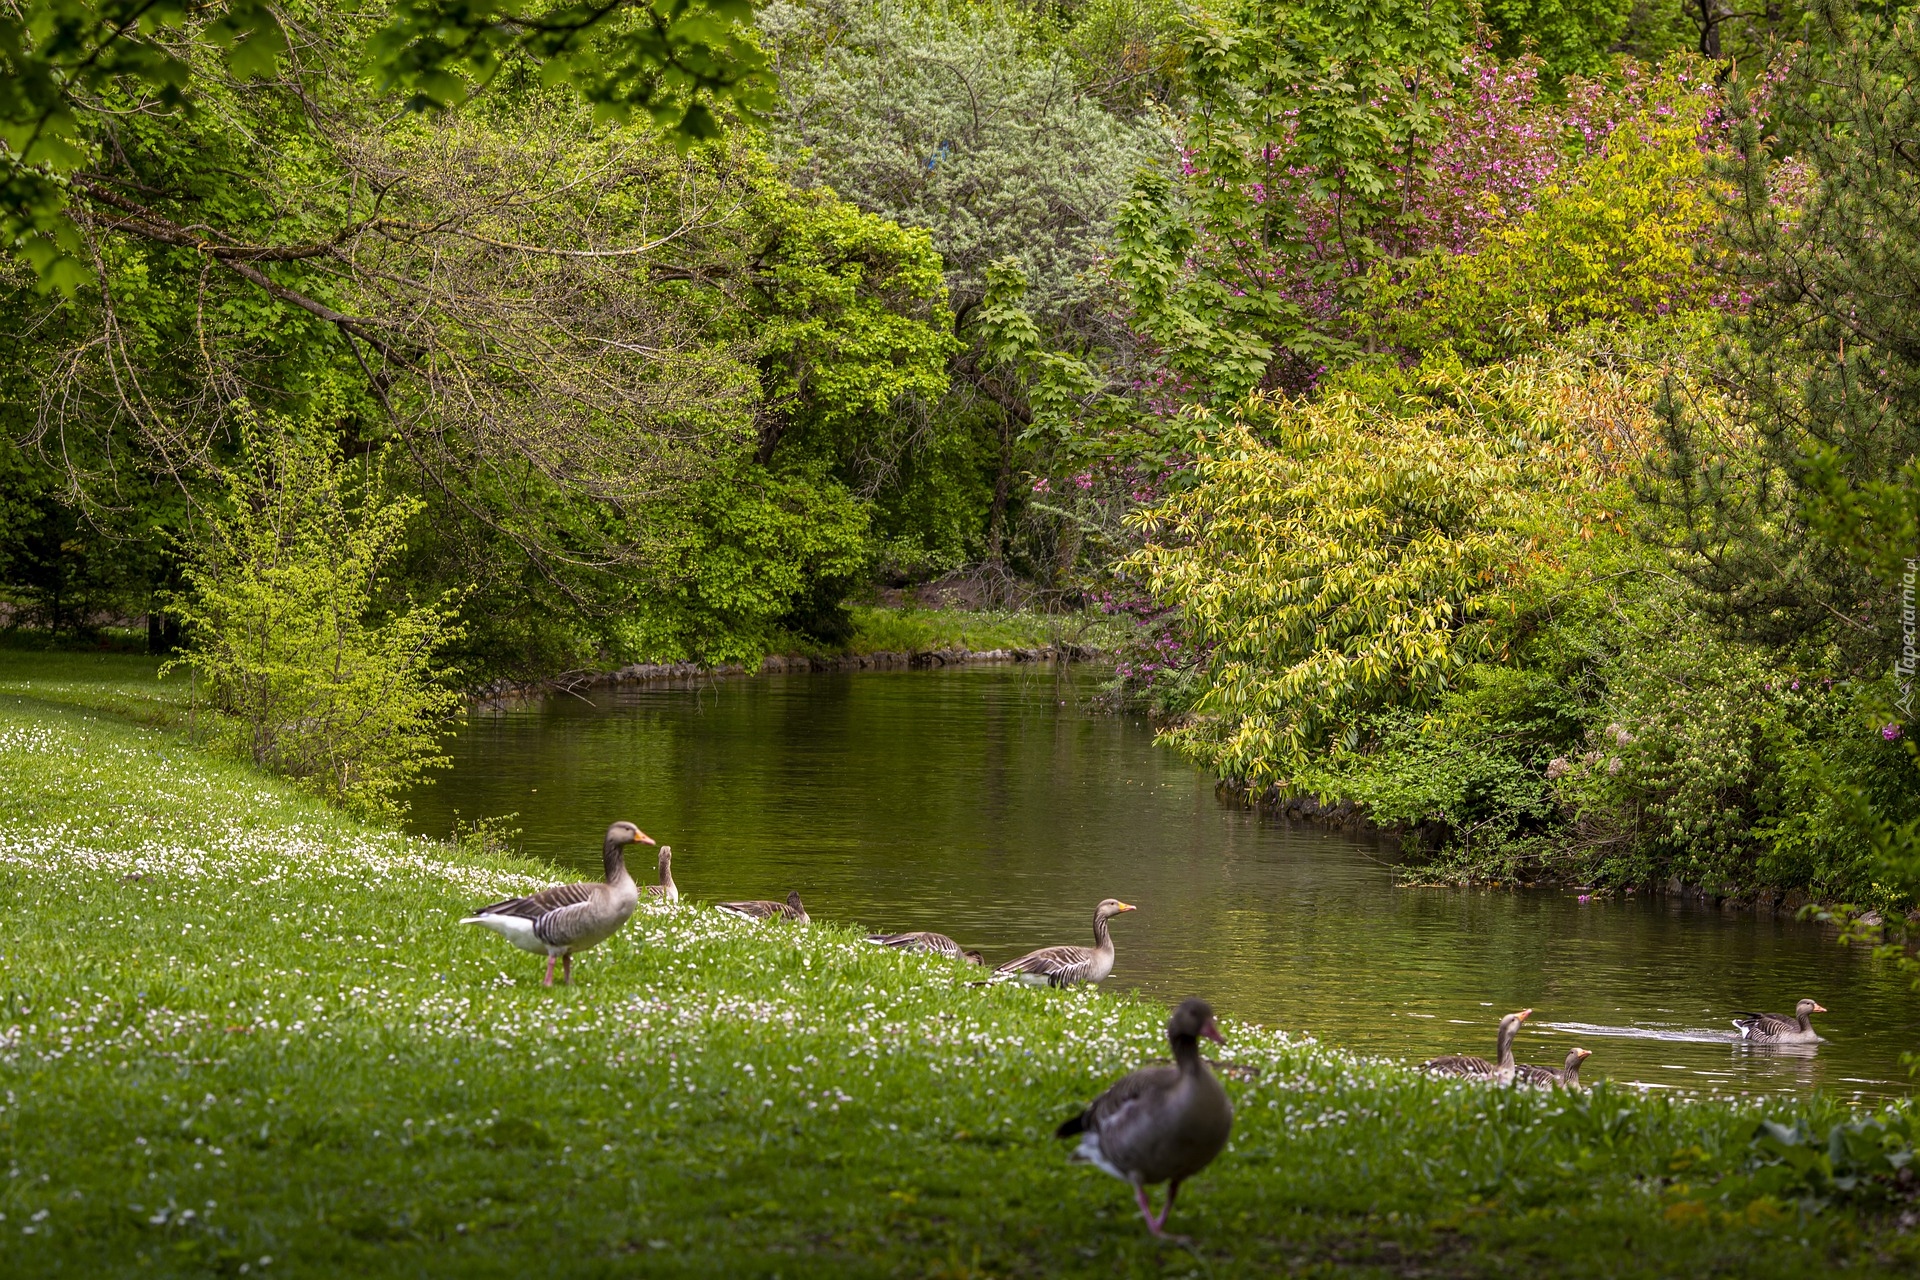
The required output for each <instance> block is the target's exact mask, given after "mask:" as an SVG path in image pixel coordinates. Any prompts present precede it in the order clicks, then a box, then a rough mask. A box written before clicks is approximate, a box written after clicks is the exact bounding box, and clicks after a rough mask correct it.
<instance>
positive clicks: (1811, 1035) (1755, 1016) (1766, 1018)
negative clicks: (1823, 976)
mask: <svg viewBox="0 0 1920 1280" xmlns="http://www.w3.org/2000/svg"><path fill="white" fill-rule="evenodd" d="M1826 1011H1827V1007H1826V1006H1825V1005H1823V1004H1816V1003H1814V1002H1813V1001H1812V1000H1802V1001H1801V1002H1800V1003H1799V1004H1797V1005H1795V1006H1794V1008H1793V1017H1791V1018H1783V1017H1781V1016H1780V1015H1779V1014H1777V1013H1742V1014H1741V1015H1740V1016H1739V1017H1737V1018H1735V1019H1734V1020H1733V1025H1734V1027H1735V1028H1736V1029H1737V1030H1738V1031H1739V1032H1740V1038H1741V1039H1742V1040H1745V1041H1747V1042H1749V1043H1751V1044H1823V1043H1825V1041H1826V1037H1825V1036H1822V1035H1820V1034H1819V1033H1817V1032H1816V1031H1814V1029H1813V1015H1814V1014H1816V1013H1825V1012H1826Z"/></svg>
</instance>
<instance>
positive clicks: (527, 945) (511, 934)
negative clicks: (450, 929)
mask: <svg viewBox="0 0 1920 1280" xmlns="http://www.w3.org/2000/svg"><path fill="white" fill-rule="evenodd" d="M460 923H461V924H477V925H480V926H482V927H484V928H488V929H491V930H493V931H494V932H495V933H497V934H499V935H500V936H501V937H503V938H505V939H506V940H507V941H508V942H511V943H512V944H513V945H514V946H516V947H518V948H520V949H521V950H522V951H531V952H533V954H535V955H537V956H557V955H560V954H562V953H563V952H565V951H566V948H565V947H549V946H548V945H547V944H546V943H544V942H542V941H540V936H539V935H538V934H536V933H535V932H534V931H533V921H531V920H529V919H527V918H526V917H525V916H468V917H467V918H466V919H464V920H462V921H461V922H460Z"/></svg>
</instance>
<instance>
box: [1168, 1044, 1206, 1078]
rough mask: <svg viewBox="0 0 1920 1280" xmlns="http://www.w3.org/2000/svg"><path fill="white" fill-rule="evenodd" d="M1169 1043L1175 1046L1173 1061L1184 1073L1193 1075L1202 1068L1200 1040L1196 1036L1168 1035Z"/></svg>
mask: <svg viewBox="0 0 1920 1280" xmlns="http://www.w3.org/2000/svg"><path fill="white" fill-rule="evenodd" d="M1167 1043H1169V1044H1171V1045H1172V1046H1173V1063H1174V1065H1175V1066H1177V1067H1179V1068H1180V1070H1181V1072H1182V1074H1185V1075H1193V1074H1194V1073H1195V1072H1197V1071H1199V1070H1200V1041H1199V1038H1198V1037H1196V1036H1168V1037H1167Z"/></svg>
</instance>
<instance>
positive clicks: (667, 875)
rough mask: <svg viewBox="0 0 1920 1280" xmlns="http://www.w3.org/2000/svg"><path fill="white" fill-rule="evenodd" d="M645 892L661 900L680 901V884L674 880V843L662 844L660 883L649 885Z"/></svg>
mask: <svg viewBox="0 0 1920 1280" xmlns="http://www.w3.org/2000/svg"><path fill="white" fill-rule="evenodd" d="M643 892H644V893H645V894H646V895H647V896H648V897H649V898H654V899H656V900H658V901H660V902H666V903H678V902H679V901H680V886H679V885H677V884H675V883H674V882H673V846H672V845H670V844H663V845H661V846H660V883H659V884H650V885H648V886H647V887H646V889H645V890H643Z"/></svg>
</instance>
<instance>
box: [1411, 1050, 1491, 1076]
mask: <svg viewBox="0 0 1920 1280" xmlns="http://www.w3.org/2000/svg"><path fill="white" fill-rule="evenodd" d="M1420 1069H1421V1070H1422V1071H1425V1072H1428V1073H1429V1074H1431V1075H1436V1076H1490V1075H1492V1074H1493V1064H1492V1063H1491V1062H1488V1061H1487V1060H1486V1059H1485V1058H1476V1057H1473V1056H1472V1055H1471V1054H1465V1053H1449V1054H1447V1055H1445V1056H1444V1057H1439V1058H1429V1059H1427V1060H1426V1061H1425V1062H1423V1063H1421V1064H1420Z"/></svg>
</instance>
